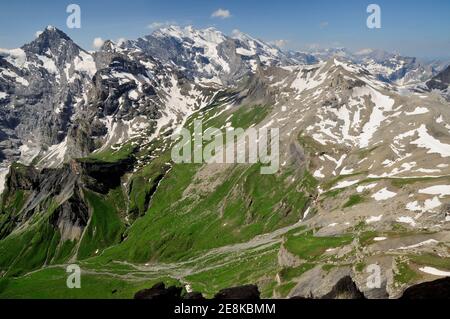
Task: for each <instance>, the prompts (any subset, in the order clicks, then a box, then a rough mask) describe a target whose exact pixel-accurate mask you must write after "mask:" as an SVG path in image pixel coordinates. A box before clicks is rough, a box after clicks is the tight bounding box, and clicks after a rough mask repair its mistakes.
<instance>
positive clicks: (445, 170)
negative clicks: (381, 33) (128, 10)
mask: <svg viewBox="0 0 450 319" xmlns="http://www.w3.org/2000/svg"><path fill="white" fill-rule="evenodd" d="M448 70H449V69H448V68H447V69H444V70H440V69H439V68H436V67H435V66H432V65H430V64H426V63H423V62H420V61H418V60H417V59H415V58H406V57H402V56H400V55H397V54H389V53H386V52H382V51H377V50H363V51H360V52H357V53H350V52H348V51H347V50H344V49H334V50H325V51H318V52H311V53H305V52H284V51H283V50H281V49H279V48H277V47H276V46H274V45H271V44H268V43H266V42H264V41H261V40H258V39H255V38H253V37H251V36H249V35H246V34H243V33H241V32H237V31H236V32H234V33H233V34H232V35H231V36H227V35H225V34H223V33H221V32H220V31H218V30H216V29H214V28H208V29H204V30H197V29H195V28H193V27H178V26H171V27H167V28H163V29H160V30H157V31H155V32H154V33H153V34H151V35H148V36H145V37H142V38H139V39H137V40H128V41H124V42H121V43H114V42H112V41H106V42H105V43H104V45H103V46H102V47H101V48H100V49H99V50H98V51H96V52H88V51H85V50H83V49H82V48H80V47H79V46H78V45H76V44H75V43H74V42H73V41H72V40H71V39H70V38H69V37H68V36H67V35H66V34H64V33H63V32H62V31H60V30H58V29H56V28H54V27H47V28H46V29H45V30H44V31H43V32H42V33H41V34H40V35H39V36H38V37H37V38H36V39H35V40H34V41H33V42H31V43H29V44H26V45H24V46H23V47H21V48H19V49H14V50H1V51H0V161H1V164H0V177H1V178H0V182H1V185H2V186H4V187H3V188H2V189H1V191H2V197H1V210H0V297H33V295H32V294H33V291H34V287H37V286H39V283H40V281H41V280H42V278H46V279H45V280H47V282H48V285H47V286H48V287H49V288H48V289H47V290H45V289H44V290H42V289H41V290H39V293H40V295H39V297H40V298H42V297H59V298H61V297H73V296H74V295H73V294H76V293H77V292H73V291H68V290H67V289H66V286H65V282H66V277H65V276H66V272H65V267H66V266H67V265H68V264H73V263H76V264H79V265H80V266H81V268H82V271H83V278H84V279H83V280H84V283H83V284H84V285H88V286H89V285H92V286H95V289H91V290H89V291H88V290H83V293H85V294H86V295H83V296H81V297H85V298H98V297H102V298H104V297H114V298H120V297H122V298H131V297H133V295H134V293H135V292H136V291H139V290H142V289H143V288H146V287H148V282H153V283H155V282H161V281H163V282H164V283H165V284H166V285H170V286H171V287H172V286H173V287H181V286H183V287H184V288H185V290H186V291H187V292H189V291H201V292H202V293H203V294H204V296H205V297H213V296H214V295H215V294H216V293H217V291H221V290H222V293H224V294H225V293H230V291H227V290H223V289H226V288H227V287H235V286H244V287H245V285H248V284H257V286H258V289H259V290H258V295H259V293H260V294H261V296H262V297H270V298H287V297H296V298H311V297H314V298H353V297H358V298H388V297H389V298H398V297H400V296H401V295H402V294H403V292H404V291H405V290H407V289H408V288H409V287H412V286H414V285H416V284H421V283H423V282H429V281H432V280H435V279H439V278H442V277H446V276H450V244H449V243H450V166H449V161H448V158H449V157H450V108H449V104H448V100H445V98H443V97H445V96H446V93H447V91H448ZM439 72H440V73H439ZM194 120H202V123H203V130H206V129H208V128H211V129H212V128H216V129H219V130H220V131H221V132H224V133H225V132H227V131H229V130H230V129H232V128H241V129H242V130H243V131H244V132H245V133H244V135H243V136H240V137H238V138H237V139H236V143H237V144H238V145H240V146H242V145H243V147H241V148H240V151H241V152H242V151H244V152H245V151H246V150H247V148H248V145H247V146H246V144H245V143H246V138H245V134H250V132H251V130H252V129H256V130H258V129H267V128H269V129H270V128H277V129H279V133H280V134H279V163H278V164H279V165H278V170H276V173H275V174H269V175H264V174H261V173H260V172H261V166H262V164H261V163H256V164H252V163H247V164H245V163H239V164H238V163H236V164H231V163H230V164H223V163H221V162H220V161H216V163H213V164H206V163H205V164H200V163H181V164H179V163H175V162H174V161H173V160H172V158H171V151H172V147H173V145H174V143H175V142H176V140H174V139H173V136H174V133H177V132H179V130H180V129H181V128H183V127H184V128H186V129H188V130H189V131H191V132H193V131H194ZM233 143H234V139H233ZM230 148H232V149H233V150H234V144H226V143H225V144H223V145H222V147H221V149H220V152H217V153H216V156H219V155H217V154H222V152H225V153H227V152H228V151H229V150H230ZM238 149H239V147H238ZM238 151H239V150H238ZM377 267H378V268H377ZM371 269H372V270H373V269H376V270H377V269H378V270H379V280H378V281H377V282H378V283H379V284H377V285H372V284H370V282H369V281H370V278H371V277H370V274H371ZM375 286H376V287H375ZM111 288H113V289H111ZM154 288H155V289H153V290H154V291H156V294H157V295H159V294H165V293H166V289H165V286H164V285H159V286H158V287H154ZM153 290H152V291H153ZM152 291H150V292H151V293H153V292H152ZM409 291H411V290H409ZM145 293H148V291H147V292H145ZM171 293H174V294H175V295H176V296H177V298H178V297H179V296H181V295H180V294H181V290H180V289H178V288H177V289H176V290H173V289H172V291H171ZM414 294H416V292H414Z"/></svg>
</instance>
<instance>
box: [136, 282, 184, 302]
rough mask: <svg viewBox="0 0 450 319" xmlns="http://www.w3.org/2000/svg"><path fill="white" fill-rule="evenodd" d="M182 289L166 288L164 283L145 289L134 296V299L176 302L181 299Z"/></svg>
mask: <svg viewBox="0 0 450 319" xmlns="http://www.w3.org/2000/svg"><path fill="white" fill-rule="evenodd" d="M181 290H182V288H180V287H175V286H171V287H168V288H166V286H165V285H164V283H162V282H161V283H158V284H156V285H154V286H153V287H152V288H150V289H143V290H140V291H138V292H137V293H136V294H135V295H134V299H139V300H165V301H169V300H172V301H176V300H180V299H181Z"/></svg>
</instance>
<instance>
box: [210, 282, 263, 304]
mask: <svg viewBox="0 0 450 319" xmlns="http://www.w3.org/2000/svg"><path fill="white" fill-rule="evenodd" d="M214 299H250V300H251V299H260V293H259V290H258V287H257V286H255V285H246V286H241V287H233V288H227V289H222V290H221V291H219V292H218V293H217V294H216V295H215V296H214Z"/></svg>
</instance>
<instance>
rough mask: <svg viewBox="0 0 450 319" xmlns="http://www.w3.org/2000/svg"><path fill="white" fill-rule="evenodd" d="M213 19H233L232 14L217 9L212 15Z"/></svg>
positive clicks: (228, 11)
mask: <svg viewBox="0 0 450 319" xmlns="http://www.w3.org/2000/svg"><path fill="white" fill-rule="evenodd" d="M211 18H220V19H228V18H231V12H230V10H226V9H217V10H216V11H214V12H213V13H212V14H211Z"/></svg>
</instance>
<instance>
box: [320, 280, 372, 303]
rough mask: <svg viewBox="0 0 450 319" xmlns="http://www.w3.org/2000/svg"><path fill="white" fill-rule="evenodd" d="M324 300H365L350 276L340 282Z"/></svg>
mask: <svg viewBox="0 0 450 319" xmlns="http://www.w3.org/2000/svg"><path fill="white" fill-rule="evenodd" d="M322 299H365V297H364V295H363V293H362V292H361V291H359V289H358V287H357V286H356V284H355V283H354V282H353V280H352V278H351V277H350V276H346V277H344V278H342V279H341V280H339V281H338V282H337V284H336V285H335V286H334V287H333V289H332V290H331V291H330V292H329V293H328V294H326V295H325V296H323V297H322Z"/></svg>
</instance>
